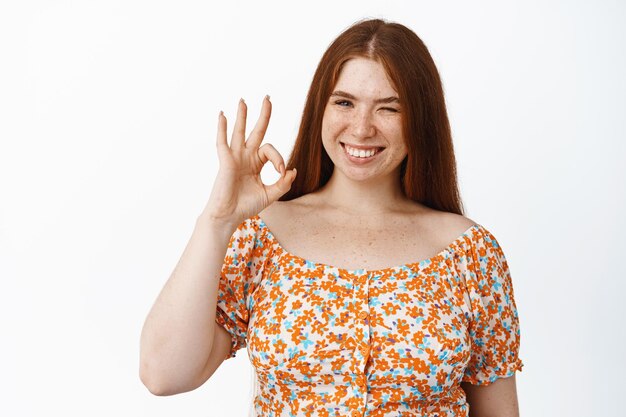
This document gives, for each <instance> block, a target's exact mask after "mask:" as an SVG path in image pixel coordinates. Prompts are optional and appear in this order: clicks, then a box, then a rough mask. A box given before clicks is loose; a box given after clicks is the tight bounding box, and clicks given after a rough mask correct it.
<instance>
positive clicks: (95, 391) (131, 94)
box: [0, 0, 626, 417]
mask: <svg viewBox="0 0 626 417" xmlns="http://www.w3.org/2000/svg"><path fill="white" fill-rule="evenodd" d="M625 15H626V6H625V4H624V3H623V2H618V1H608V0H604V1H593V2H591V1H585V2H583V1H567V2H566V1H561V2H558V1H536V0H535V1H517V2H501V1H477V2H470V3H468V2H461V1H455V2H452V1H443V2H436V4H435V2H426V1H396V2H393V1H390V2H380V1H362V0H360V1H343V2H339V3H337V2H309V3H300V2H252V1H250V2H243V1H230V2H208V1H194V2H191V1H177V2H174V1H170V2H163V1H156V2H155V1H111V0H108V1H87V0H85V1H40V2H32V1H19V2H18V1H4V2H2V3H1V5H0V140H1V142H0V199H1V200H0V277H1V290H0V326H1V328H0V330H1V332H2V342H1V343H0V375H2V378H1V379H0V397H1V400H0V415H3V416H12V417H13V416H15V417H17V416H40V415H64V416H84V415H89V416H94V417H97V416H107V417H108V416H112V415H116V416H117V415H120V416H150V417H159V416H174V415H176V416H181V415H184V416H246V415H247V414H248V408H249V405H250V401H251V398H250V393H251V391H250V390H251V381H252V380H251V367H250V365H249V361H248V357H247V352H246V351H245V350H240V351H239V352H238V353H237V357H236V358H235V359H230V360H228V361H226V362H224V363H223V365H222V366H221V367H220V368H219V369H218V370H217V372H216V374H215V375H214V376H213V377H212V378H211V379H210V380H209V381H208V382H207V383H206V384H205V385H203V386H202V387H200V388H198V389H197V390H194V391H192V392H188V393H184V394H180V395H176V396H170V397H157V396H154V395H152V394H150V393H149V391H148V390H147V389H146V388H145V387H144V386H143V385H142V384H141V381H140V380H139V376H138V369H139V336H140V332H141V327H142V325H143V321H144V319H145V317H146V315H147V313H148V311H149V309H150V307H151V306H152V303H153V302H154V300H155V299H156V296H157V295H158V293H159V291H160V290H161V288H162V286H163V284H164V283H165V281H166V280H167V278H168V277H169V274H170V273H171V271H172V269H173V268H174V266H175V264H176V262H177V261H178V259H179V257H180V255H181V254H182V251H183V249H184V247H185V245H186V243H187V241H188V239H189V237H190V235H191V231H192V229H193V226H194V222H195V219H196V217H197V215H198V214H199V213H200V211H201V210H202V208H203V207H204V204H205V202H206V201H207V199H208V197H209V193H210V190H211V186H212V184H213V180H214V178H215V174H216V172H217V169H218V159H217V156H216V153H215V134H216V126H217V115H218V112H219V111H220V110H224V112H225V114H226V116H227V118H228V120H229V137H230V131H231V128H232V126H233V122H234V116H235V111H236V106H237V101H238V100H239V98H240V97H244V98H245V99H246V101H247V103H248V106H249V111H248V115H249V124H248V126H249V129H248V131H249V130H250V129H251V127H252V126H253V124H254V122H256V118H257V116H258V113H259V109H260V104H261V100H262V98H263V96H264V95H265V94H270V95H271V97H272V102H273V115H272V119H271V121H270V126H269V129H268V132H267V135H266V138H265V142H269V143H272V144H273V145H274V146H275V147H276V148H277V149H278V150H279V152H281V154H282V155H283V157H284V158H285V160H287V158H288V156H289V153H290V151H291V149H292V145H293V141H294V139H295V135H296V132H297V129H298V124H299V117H300V115H301V112H302V108H303V104H304V100H305V96H306V93H307V89H308V87H309V83H310V81H311V77H312V75H313V71H314V69H315V66H316V65H317V62H318V60H319V59H320V57H321V54H322V53H323V51H324V50H325V49H326V47H327V46H328V44H329V42H330V41H331V40H332V39H334V38H335V37H336V36H337V35H338V34H339V33H340V32H341V31H342V30H343V29H345V28H346V27H347V26H349V25H350V24H352V23H354V22H355V21H356V20H359V19H361V18H365V17H381V18H385V19H389V20H396V21H398V22H400V23H403V24H405V25H407V26H408V27H410V28H411V29H413V30H414V31H415V32H416V33H417V34H418V36H420V37H421V38H422V40H423V41H424V42H425V44H426V45H427V46H428V48H429V50H430V52H431V54H432V56H433V58H434V59H435V62H436V64H437V66H438V68H439V71H440V74H441V77H442V80H443V83H444V88H445V93H446V100H447V104H448V111H449V116H450V121H451V124H452V129H453V135H454V143H455V151H456V156H457V160H458V169H459V179H460V185H461V192H462V197H463V201H464V204H465V207H466V210H467V212H466V215H467V216H468V217H470V218H472V219H473V220H475V221H476V222H478V223H481V224H483V225H485V226H486V227H487V228H488V229H490V230H491V231H492V232H493V233H494V235H495V236H497V238H498V240H499V242H500V244H501V245H502V246H503V249H504V251H505V253H506V255H507V259H508V261H509V265H510V267H511V272H512V277H513V283H514V288H515V297H516V302H517V305H518V311H519V315H520V324H521V337H522V339H521V352H520V357H521V358H522V360H523V361H524V364H525V366H524V369H523V371H522V372H521V373H518V374H517V386H518V396H519V400H520V410H521V413H522V415H527V416H591V415H602V416H618V415H622V414H621V413H622V411H620V410H621V408H622V407H623V405H622V400H621V395H622V393H621V388H623V380H622V375H623V374H624V373H625V372H626V366H625V365H624V361H623V360H622V356H623V352H624V341H625V337H624V336H625V334H624V333H625V331H624V326H623V318H624V317H625V314H624V303H623V302H622V301H623V300H622V296H623V295H624V293H625V291H626V285H625V284H624V278H626V277H625V276H624V267H623V253H624V251H625V250H626V245H625V244H624V236H625V234H626V228H625V222H624V217H623V216H624V213H625V212H626V207H625V203H624V190H625V189H626V184H625V178H626V175H625V174H626V172H625V169H624V162H625V145H624V142H625V139H626V122H625V121H624V120H625V118H624V114H625V110H626V99H625V97H626V81H625V80H626V79H625V78H624V74H626V30H625V29H624V28H625V26H624V24H623V22H624V21H626V19H625V17H626V16H625ZM262 176H263V179H264V180H265V182H266V183H270V182H274V181H275V180H276V179H277V178H278V174H277V173H276V172H275V171H274V169H273V168H272V167H271V164H268V165H266V167H265V168H264V170H263V173H262Z"/></svg>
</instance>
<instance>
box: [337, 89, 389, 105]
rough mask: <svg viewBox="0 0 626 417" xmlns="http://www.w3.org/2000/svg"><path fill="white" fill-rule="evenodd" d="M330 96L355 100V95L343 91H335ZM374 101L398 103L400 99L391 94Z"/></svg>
mask: <svg viewBox="0 0 626 417" xmlns="http://www.w3.org/2000/svg"><path fill="white" fill-rule="evenodd" d="M330 96H331V97H334V96H336V97H345V98H349V99H352V100H357V98H356V97H355V96H353V95H352V94H350V93H346V92H345V91H335V92H333V93H332V94H331V95H330ZM374 102H375V103H398V104H400V99H399V98H398V97H395V96H392V97H385V98H379V99H378V100H375V101H374Z"/></svg>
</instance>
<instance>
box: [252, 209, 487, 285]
mask: <svg viewBox="0 0 626 417" xmlns="http://www.w3.org/2000/svg"><path fill="white" fill-rule="evenodd" d="M252 219H255V220H257V222H258V224H259V227H260V228H262V229H265V232H266V233H267V236H268V237H269V240H271V241H272V242H273V243H274V244H275V245H276V247H277V248H278V249H279V250H280V251H281V253H283V254H285V255H286V256H288V257H289V258H292V259H295V260H297V261H300V263H303V264H305V265H307V266H311V267H312V268H313V269H317V268H322V269H334V270H337V271H340V272H344V273H347V274H350V275H360V274H367V275H369V274H375V275H377V274H384V273H385V272H389V271H396V270H400V269H411V270H416V269H421V268H422V267H423V266H425V265H426V264H430V263H431V262H433V261H435V260H436V259H438V258H440V257H442V256H443V255H445V254H446V252H448V251H450V250H451V249H452V248H453V247H454V246H456V245H457V243H458V242H459V241H461V240H462V239H463V238H464V237H466V236H469V235H470V234H472V233H473V232H474V230H477V229H479V228H481V227H482V226H481V225H480V224H478V223H476V224H473V225H471V226H469V227H468V228H467V229H465V231H464V232H463V233H461V234H460V235H459V236H457V237H456V239H454V240H453V241H452V242H450V243H449V244H448V245H447V246H446V247H445V248H443V249H442V250H441V251H439V252H438V253H437V254H435V255H433V256H431V257H430V258H426V259H422V260H420V261H415V262H408V263H405V264H402V265H395V266H390V267H387V268H380V269H366V268H358V269H348V268H340V267H338V266H334V265H330V264H326V263H321V262H313V261H310V260H308V259H306V258H303V257H301V256H298V255H296V254H294V253H291V252H289V251H288V250H286V249H285V248H284V247H283V245H282V244H281V243H280V242H279V241H278V239H276V236H274V234H273V233H272V231H271V230H270V228H269V227H268V226H267V224H265V221H264V220H263V219H262V218H261V216H259V215H258V214H255V215H254V216H252Z"/></svg>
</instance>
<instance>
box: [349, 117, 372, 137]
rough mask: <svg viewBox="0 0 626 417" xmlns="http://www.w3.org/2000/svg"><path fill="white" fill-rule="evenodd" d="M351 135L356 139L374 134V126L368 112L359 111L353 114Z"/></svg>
mask: <svg viewBox="0 0 626 417" xmlns="http://www.w3.org/2000/svg"><path fill="white" fill-rule="evenodd" d="M352 134H353V135H354V136H355V137H357V138H368V137H371V136H374V135H375V134H376V126H374V123H373V121H372V115H371V114H370V113H369V112H368V111H360V112H356V113H355V114H354V119H353V120H352Z"/></svg>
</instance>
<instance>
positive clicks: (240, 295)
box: [215, 216, 265, 359]
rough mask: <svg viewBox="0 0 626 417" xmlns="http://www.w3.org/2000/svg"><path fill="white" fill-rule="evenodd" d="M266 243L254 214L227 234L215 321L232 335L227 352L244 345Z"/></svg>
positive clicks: (232, 353)
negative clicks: (252, 299)
mask: <svg viewBox="0 0 626 417" xmlns="http://www.w3.org/2000/svg"><path fill="white" fill-rule="evenodd" d="M264 249H265V247H264V245H263V243H262V241H261V239H260V228H259V223H258V221H257V220H256V216H254V217H251V218H248V219H246V220H244V221H243V222H242V223H240V224H239V226H237V229H236V230H235V232H234V233H233V234H232V236H231V237H230V241H229V243H228V248H227V250H226V255H225V257H224V263H223V265H222V269H221V272H220V282H219V286H218V292H217V308H216V313H215V321H216V322H217V323H218V324H219V325H220V326H222V327H223V328H224V329H225V330H226V331H227V332H228V333H230V335H231V337H232V342H231V349H230V353H229V354H228V356H227V357H226V358H225V359H230V358H233V357H234V356H235V354H236V352H237V351H238V350H239V349H241V348H244V347H246V336H247V332H248V320H249V318H250V301H251V294H252V292H253V291H254V286H255V282H258V280H257V279H256V278H257V277H258V276H260V274H261V273H262V271H263V264H264V261H265V256H264V254H265V251H264Z"/></svg>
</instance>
